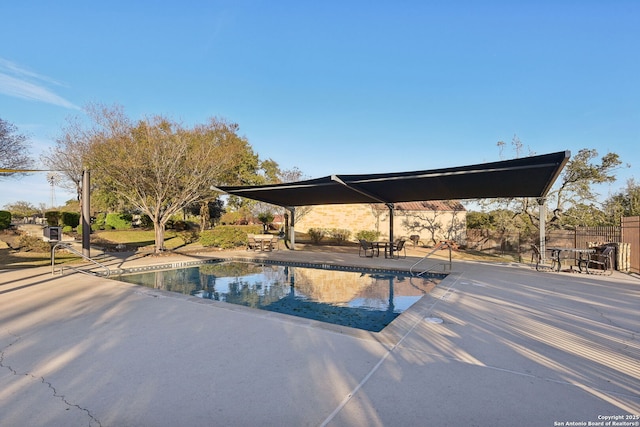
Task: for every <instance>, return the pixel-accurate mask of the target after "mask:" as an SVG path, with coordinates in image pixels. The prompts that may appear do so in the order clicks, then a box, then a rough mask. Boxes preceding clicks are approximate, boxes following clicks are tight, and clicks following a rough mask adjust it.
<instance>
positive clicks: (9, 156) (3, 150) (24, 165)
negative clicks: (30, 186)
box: [0, 118, 33, 179]
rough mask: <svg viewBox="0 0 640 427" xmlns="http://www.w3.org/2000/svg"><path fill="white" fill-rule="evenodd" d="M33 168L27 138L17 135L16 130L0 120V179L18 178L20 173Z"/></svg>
mask: <svg viewBox="0 0 640 427" xmlns="http://www.w3.org/2000/svg"><path fill="white" fill-rule="evenodd" d="M32 167H33V160H32V159H31V157H29V145H28V144H27V137H26V136H24V135H22V134H19V133H18V128H17V127H16V126H15V125H13V124H11V123H9V122H7V121H5V120H2V119H1V118H0V169H8V170H9V171H7V172H2V171H1V170H0V179H1V178H5V177H10V176H18V175H20V172H11V171H15V170H24V169H29V168H32Z"/></svg>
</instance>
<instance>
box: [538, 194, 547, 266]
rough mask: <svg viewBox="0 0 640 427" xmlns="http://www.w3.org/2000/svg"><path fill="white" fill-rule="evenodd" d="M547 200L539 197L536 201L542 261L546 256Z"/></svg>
mask: <svg viewBox="0 0 640 427" xmlns="http://www.w3.org/2000/svg"><path fill="white" fill-rule="evenodd" d="M546 204H547V199H546V198H545V197H541V198H539V199H538V216H539V217H540V220H539V223H540V226H539V228H540V246H539V247H540V256H541V257H542V261H544V259H545V254H546V230H545V227H546V222H547V205H546Z"/></svg>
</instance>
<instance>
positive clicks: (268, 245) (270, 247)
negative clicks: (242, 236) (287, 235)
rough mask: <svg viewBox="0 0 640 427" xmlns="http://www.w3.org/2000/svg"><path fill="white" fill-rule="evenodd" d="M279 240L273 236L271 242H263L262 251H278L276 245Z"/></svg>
mask: <svg viewBox="0 0 640 427" xmlns="http://www.w3.org/2000/svg"><path fill="white" fill-rule="evenodd" d="M279 242H280V239H278V236H273V237H272V238H271V240H265V241H264V250H265V251H277V250H278V249H279V247H278V245H279Z"/></svg>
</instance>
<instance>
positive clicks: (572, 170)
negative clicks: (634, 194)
mask: <svg viewBox="0 0 640 427" xmlns="http://www.w3.org/2000/svg"><path fill="white" fill-rule="evenodd" d="M514 138H517V137H514ZM502 145H504V143H503V142H499V143H498V146H500V147H502ZM512 145H513V146H514V147H515V149H516V150H517V152H518V153H519V152H520V150H521V149H522V143H521V142H520V140H519V139H517V140H515V141H514V142H512ZM621 164H622V162H621V161H620V159H619V156H618V155H617V154H615V153H607V154H605V155H604V156H602V157H601V158H600V159H598V152H597V151H596V150H594V149H587V148H583V149H581V150H579V151H578V152H577V153H576V154H575V155H574V156H572V158H571V159H569V161H568V162H567V164H566V166H565V167H564V169H563V171H562V172H561V174H560V177H559V179H558V181H557V182H556V185H555V186H554V188H553V189H552V190H551V191H550V192H549V194H548V195H547V197H546V203H547V206H548V207H549V209H548V215H547V217H546V218H544V219H543V220H544V221H545V222H546V224H547V227H548V228H556V229H560V228H567V227H572V226H573V223H574V221H573V220H571V221H564V220H563V215H564V214H565V213H566V212H567V211H568V210H569V209H570V208H572V207H575V206H578V205H591V204H597V203H598V200H597V199H598V195H597V194H596V193H595V192H594V190H593V186H594V185H596V184H602V183H607V182H613V181H615V179H616V178H615V174H614V172H615V171H616V170H617V169H618V167H619V166H620V165H621ZM481 204H482V205H483V206H484V207H485V208H488V207H489V208H490V207H493V208H496V207H500V208H502V209H506V210H507V211H511V212H513V215H514V219H518V222H517V224H519V225H518V226H519V227H522V228H521V231H524V232H527V231H531V232H533V229H532V228H531V227H532V226H535V227H539V225H538V224H539V223H540V218H539V210H538V206H539V204H538V201H537V200H536V199H533V198H511V199H496V200H490V201H487V200H484V201H481ZM577 213H578V211H576V210H572V215H577ZM581 214H584V211H583V212H582V213H581ZM580 221H582V222H585V221H586V220H585V218H584V217H583V216H582V217H581V219H580Z"/></svg>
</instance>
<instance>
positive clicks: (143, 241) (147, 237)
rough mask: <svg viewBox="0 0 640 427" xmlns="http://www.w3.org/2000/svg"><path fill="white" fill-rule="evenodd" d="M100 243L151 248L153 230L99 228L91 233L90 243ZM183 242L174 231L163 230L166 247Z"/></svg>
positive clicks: (174, 247) (153, 235)
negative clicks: (99, 229)
mask: <svg viewBox="0 0 640 427" xmlns="http://www.w3.org/2000/svg"><path fill="white" fill-rule="evenodd" d="M100 243H107V244H123V245H127V247H133V248H136V249H142V248H149V249H150V250H153V246H154V244H155V233H154V231H153V230H108V231H107V230H101V231H94V232H93V233H92V234H91V244H95V245H96V246H100ZM184 244H185V242H184V240H182V239H181V238H180V237H179V236H178V234H177V233H176V232H174V231H171V230H167V231H165V232H164V246H165V247H166V248H167V249H176V248H179V247H181V246H184Z"/></svg>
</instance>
